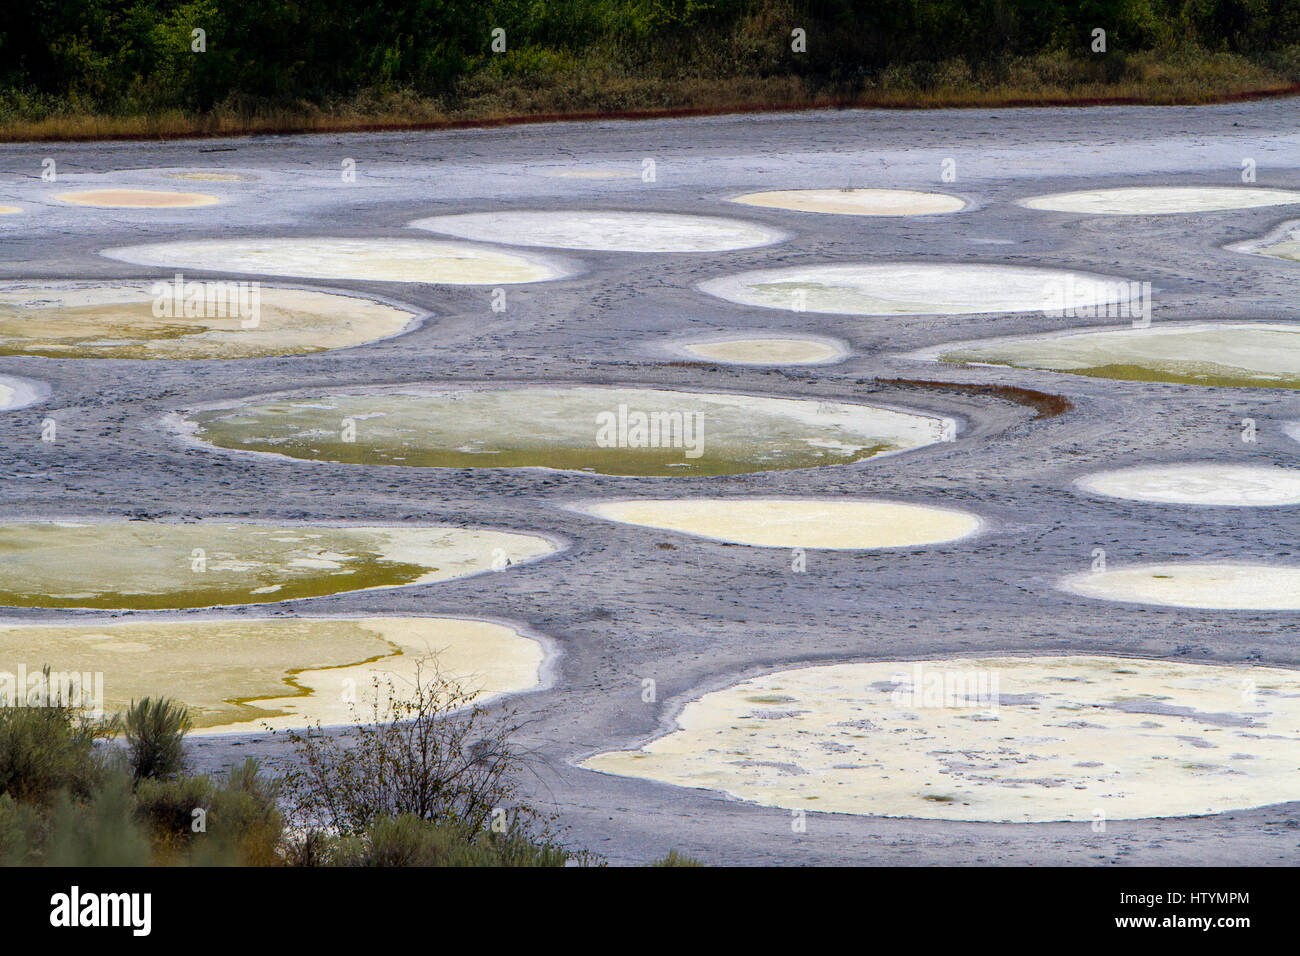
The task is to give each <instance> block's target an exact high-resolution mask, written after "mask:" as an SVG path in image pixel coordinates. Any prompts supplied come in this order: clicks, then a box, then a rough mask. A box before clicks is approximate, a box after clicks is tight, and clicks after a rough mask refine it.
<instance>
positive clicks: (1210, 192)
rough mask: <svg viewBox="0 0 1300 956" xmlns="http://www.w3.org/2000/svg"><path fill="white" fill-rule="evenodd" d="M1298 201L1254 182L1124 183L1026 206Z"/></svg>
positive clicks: (1179, 206)
mask: <svg viewBox="0 0 1300 956" xmlns="http://www.w3.org/2000/svg"><path fill="white" fill-rule="evenodd" d="M1289 203H1300V192H1290V191H1288V190H1285V189H1261V188H1259V187H1257V186H1126V187H1123V188H1120V189H1085V190H1081V191H1079V192H1072V193H1052V194H1051V195H1047V196H1032V197H1030V198H1029V199H1023V200H1021V201H1020V204H1021V205H1022V206H1026V207H1028V208H1029V209H1046V210H1052V211H1054V212H1079V213H1085V214H1088V215H1093V216H1161V215H1166V214H1169V213H1195V212H1222V211H1224V210H1228V209H1254V208H1258V207H1260V206H1282V205H1287V204H1289Z"/></svg>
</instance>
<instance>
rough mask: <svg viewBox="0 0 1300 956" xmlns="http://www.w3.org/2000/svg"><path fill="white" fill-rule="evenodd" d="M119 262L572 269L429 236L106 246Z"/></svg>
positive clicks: (312, 273) (309, 271)
mask: <svg viewBox="0 0 1300 956" xmlns="http://www.w3.org/2000/svg"><path fill="white" fill-rule="evenodd" d="M102 255H105V256H107V257H108V258H110V259H116V260H118V261H119V262H130V263H134V264H135V265H142V266H160V267H163V268H168V269H198V270H203V271H208V272H233V273H242V274H248V275H279V276H296V277H300V278H305V279H354V280H361V281H375V282H428V283H433V284H438V285H497V284H502V285H512V284H515V283H522V282H545V281H547V280H549V279H558V278H560V277H562V276H565V275H569V274H570V273H571V272H572V269H571V268H570V267H568V266H566V265H562V264H560V263H558V262H555V261H552V260H549V259H542V258H539V257H537V256H535V255H531V254H527V255H526V254H523V253H517V252H506V251H504V250H500V249H494V248H492V247H491V246H478V245H472V244H469V243H460V242H438V241H435V240H431V239H336V238H328V237H322V238H311V239H199V240H194V241H187V242H159V243H150V244H148V245H141V246H124V247H120V248H116V249H106V250H104V252H103V253H102Z"/></svg>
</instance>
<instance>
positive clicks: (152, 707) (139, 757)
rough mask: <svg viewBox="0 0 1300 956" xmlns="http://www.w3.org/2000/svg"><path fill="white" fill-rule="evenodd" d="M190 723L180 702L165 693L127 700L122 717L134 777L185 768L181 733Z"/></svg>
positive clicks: (174, 772) (171, 774)
mask: <svg viewBox="0 0 1300 956" xmlns="http://www.w3.org/2000/svg"><path fill="white" fill-rule="evenodd" d="M191 726H193V724H192V722H191V720H190V715H189V711H188V710H186V709H185V706H184V705H183V704H180V703H178V702H176V701H174V700H170V699H168V698H166V697H145V698H143V699H142V700H138V701H135V700H133V701H131V706H130V707H129V708H128V709H127V711H126V714H125V715H124V716H123V718H122V727H123V732H124V733H125V735H126V743H127V751H128V754H129V757H128V759H129V761H130V763H131V770H132V772H133V773H134V774H135V779H136V780H145V779H152V780H159V779H166V778H168V777H175V776H177V775H178V774H180V773H181V772H183V771H184V769H185V735H186V734H187V733H189V731H190V728H191Z"/></svg>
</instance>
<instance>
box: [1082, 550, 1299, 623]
mask: <svg viewBox="0 0 1300 956" xmlns="http://www.w3.org/2000/svg"><path fill="white" fill-rule="evenodd" d="M1059 586H1060V587H1061V588H1062V589H1063V590H1066V591H1069V592H1071V593H1072V594H1079V595H1082V596H1083V597H1090V598H1098V599H1100V600H1103V601H1123V602H1127V603H1134V604H1159V605H1164V606H1167V607H1194V608H1203V609H1207V610H1231V611H1300V568H1292V567H1285V566H1279V565H1272V564H1245V563H1235V562H1229V561H1220V562H1199V563H1198V562H1178V563H1169V564H1140V565H1135V566H1132V567H1117V568H1114V569H1113V570H1107V571H1089V572H1087V573H1083V574H1074V575H1070V576H1068V577H1065V578H1062V579H1061V581H1060V585H1059Z"/></svg>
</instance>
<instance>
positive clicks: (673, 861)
mask: <svg viewBox="0 0 1300 956" xmlns="http://www.w3.org/2000/svg"><path fill="white" fill-rule="evenodd" d="M650 865H651V866H703V865H704V864H703V863H701V862H700V861H699V860H697V859H695V858H694V857H690V856H685V855H683V854H681V853H678V852H677V851H676V850H669V851H668V855H667V856H661V857H660V858H659V859H657V860H655V861H654V862H653V863H651V864H650Z"/></svg>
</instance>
